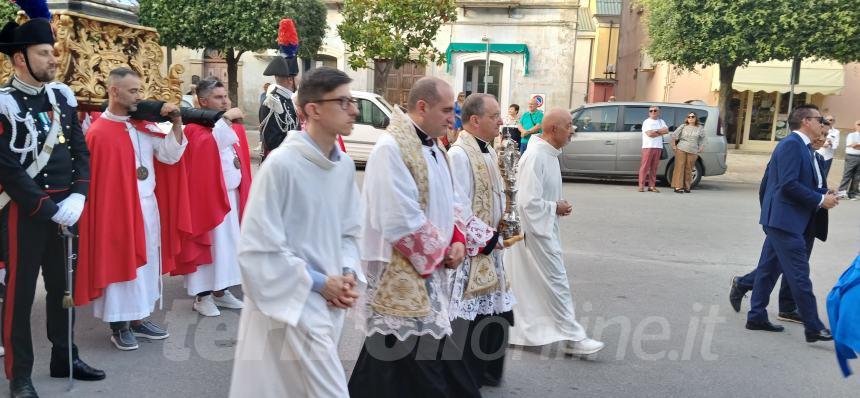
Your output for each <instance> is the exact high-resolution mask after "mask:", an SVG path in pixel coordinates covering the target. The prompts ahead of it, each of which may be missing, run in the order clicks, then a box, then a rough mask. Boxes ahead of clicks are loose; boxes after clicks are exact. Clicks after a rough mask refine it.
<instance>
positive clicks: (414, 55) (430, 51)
mask: <svg viewBox="0 0 860 398" xmlns="http://www.w3.org/2000/svg"><path fill="white" fill-rule="evenodd" d="M342 14H343V22H341V23H340V25H338V27H337V32H338V34H339V35H340V38H341V40H343V42H344V44H346V48H347V51H348V52H349V53H350V54H349V58H348V59H347V63H348V64H349V66H350V67H351V68H353V69H360V68H367V67H368V65H369V64H370V62H373V64H374V73H375V75H376V76H375V77H376V79H375V80H376V81H380V82H382V87H376V86H375V87H374V89H375V91H376V93H377V94H380V95H381V94H383V93H384V92H385V84H386V83H387V80H388V74H389V73H390V72H391V70H392V68H393V69H398V68H400V67H401V66H403V64H405V63H407V62H416V63H418V64H421V65H426V64H427V63H428V62H435V63H436V64H441V63H442V62H443V60H444V58H443V57H442V53H441V52H440V51H439V50H438V49H437V48H436V47H434V46H433V39H435V38H436V33H437V32H438V31H439V28H440V27H441V26H442V24H445V23H449V22H453V21H456V20H457V9H456V5H455V4H454V0H345V1H344V3H343V10H342Z"/></svg>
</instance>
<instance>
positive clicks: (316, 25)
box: [140, 0, 326, 104]
mask: <svg viewBox="0 0 860 398" xmlns="http://www.w3.org/2000/svg"><path fill="white" fill-rule="evenodd" d="M282 18H292V19H293V20H294V21H295V24H296V31H297V32H298V34H299V41H300V43H299V46H300V48H299V56H300V57H303V58H310V57H313V56H314V55H316V53H317V50H319V47H320V46H321V45H322V39H323V37H324V36H325V30H326V7H325V4H323V3H322V1H321V0H219V1H217V2H212V1H210V0H183V1H176V0H140V22H141V24H143V25H145V26H151V27H154V28H156V29H158V32H159V34H160V41H161V44H162V45H164V46H167V47H168V48H173V47H177V46H182V47H188V48H194V49H205V48H209V49H219V50H223V51H224V57H225V59H226V61H227V81H228V90H229V92H230V100H231V101H233V104H238V103H239V101H238V88H239V83H238V79H237V74H238V67H239V59H240V57H241V56H242V54H243V53H245V52H246V51H260V50H265V49H268V48H276V47H277V38H278V22H279V21H280V20H281V19H282Z"/></svg>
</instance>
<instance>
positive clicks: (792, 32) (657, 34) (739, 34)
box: [640, 0, 860, 144]
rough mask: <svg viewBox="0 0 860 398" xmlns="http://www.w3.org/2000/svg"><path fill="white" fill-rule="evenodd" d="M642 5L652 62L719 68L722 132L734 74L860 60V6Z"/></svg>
mask: <svg viewBox="0 0 860 398" xmlns="http://www.w3.org/2000/svg"><path fill="white" fill-rule="evenodd" d="M640 1H641V2H642V3H643V4H644V5H645V6H646V9H647V11H648V14H647V28H648V36H649V39H650V42H649V45H648V52H649V54H651V56H652V57H653V58H654V59H655V60H657V61H668V62H670V63H672V64H673V65H675V66H677V67H679V68H681V69H682V70H693V69H695V68H696V67H698V66H708V65H717V66H718V67H719V71H720V94H719V107H720V121H721V122H722V125H723V126H727V123H726V122H727V121H726V117H727V116H728V112H727V110H728V108H729V101H730V100H731V97H732V82H733V81H734V77H735V72H736V71H737V68H739V67H742V66H746V65H747V64H748V63H750V62H765V61H769V60H772V59H777V60H792V59H795V58H799V59H804V58H823V59H831V60H835V61H839V62H842V63H847V62H852V61H856V60H860V40H857V39H856V38H857V35H858V33H860V28H858V24H857V21H858V20H860V0H708V1H701V0H640ZM734 141H735V144H738V143H739V141H738V137H735V140H734Z"/></svg>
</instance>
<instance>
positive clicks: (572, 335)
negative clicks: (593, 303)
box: [505, 109, 604, 355]
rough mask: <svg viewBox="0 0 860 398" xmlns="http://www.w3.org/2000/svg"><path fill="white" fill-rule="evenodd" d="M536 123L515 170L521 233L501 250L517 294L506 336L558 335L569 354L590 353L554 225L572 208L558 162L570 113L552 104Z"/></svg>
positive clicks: (526, 340)
mask: <svg viewBox="0 0 860 398" xmlns="http://www.w3.org/2000/svg"><path fill="white" fill-rule="evenodd" d="M542 126H543V134H542V135H541V136H535V137H533V138H532V140H531V141H530V142H529V150H528V151H526V152H525V153H524V154H523V156H522V158H520V162H519V170H518V171H517V189H518V192H517V210H518V211H519V215H520V222H521V223H522V229H523V233H524V235H525V239H524V240H523V242H521V243H519V244H516V245H514V246H512V247H511V248H510V249H509V250H506V252H505V264H506V267H507V270H508V273H509V275H510V277H511V279H512V280H513V281H516V283H514V284H513V286H512V290H513V292H514V294H515V295H516V297H517V305H516V306H514V318H515V319H516V324H515V325H514V327H512V328H511V336H510V340H509V342H510V343H511V344H516V345H523V346H541V345H545V344H550V343H554V342H559V341H561V342H564V346H563V349H564V351H565V352H567V353H569V354H572V355H589V354H594V353H596V352H598V351H600V350H601V349H603V347H604V344H603V343H602V342H599V341H596V340H593V339H590V338H588V336H587V335H586V333H585V329H583V327H582V326H581V325H580V324H579V322H577V321H576V317H575V314H574V309H573V297H572V296H571V292H570V284H569V283H568V280H567V272H566V271H565V267H564V257H563V256H564V254H563V251H562V247H561V234H560V230H559V226H558V221H559V217H564V216H567V215H570V213H571V211H572V206H571V205H570V203H568V202H567V201H566V200H564V199H562V191H561V190H562V181H561V170H560V168H559V163H558V156H559V155H561V150H562V148H564V146H565V145H567V144H568V143H569V142H570V137H571V135H572V134H573V130H572V122H571V116H570V113H569V112H567V111H565V110H562V109H554V110H552V111H550V112H548V113H547V114H546V116H544V119H543V123H542ZM523 243H524V244H523Z"/></svg>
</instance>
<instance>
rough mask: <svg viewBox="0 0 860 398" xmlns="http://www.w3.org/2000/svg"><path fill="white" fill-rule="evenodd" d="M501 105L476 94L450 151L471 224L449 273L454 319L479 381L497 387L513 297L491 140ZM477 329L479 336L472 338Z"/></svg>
mask: <svg viewBox="0 0 860 398" xmlns="http://www.w3.org/2000/svg"><path fill="white" fill-rule="evenodd" d="M500 113H501V111H500V109H499V103H498V102H497V101H496V99H495V98H494V97H493V96H491V95H489V94H472V95H470V96H469V97H468V98H466V101H465V102H464V103H463V106H462V111H461V115H462V119H463V130H461V131H460V134H459V137H458V138H457V141H456V142H454V145H453V146H451V149H450V151H449V152H448V153H449V154H450V156H451V164H452V172H453V175H454V183H455V185H456V186H457V188H458V198H459V199H460V207H461V208H462V209H463V219H464V223H465V224H466V232H465V235H466V258H465V261H463V265H461V266H460V267H458V268H457V269H455V270H451V271H449V278H450V279H451V306H450V314H449V315H450V318H451V321H452V323H453V325H452V326H453V328H454V335H455V336H457V337H456V339H457V340H458V341H464V342H465V343H464V347H463V348H464V354H463V358H464V360H465V361H466V365H467V366H468V367H469V370H470V371H471V374H472V377H473V378H474V379H475V381H476V383H478V384H479V385H489V386H497V385H499V383H501V379H502V374H503V370H504V361H505V349H506V348H507V346H508V342H507V336H508V328H509V327H510V325H511V324H512V323H513V321H514V317H513V312H512V311H511V310H512V308H513V306H514V296H513V294H512V293H511V290H510V280H509V279H508V277H507V275H506V274H505V267H504V264H503V263H502V254H503V248H504V247H503V243H502V242H503V239H502V238H501V237H500V236H499V231H498V229H499V222H500V221H501V220H502V215H503V213H504V211H505V205H506V199H505V191H504V190H505V182H504V181H503V180H502V175H501V172H500V171H499V161H498V157H497V156H496V151H495V150H494V149H493V145H492V142H493V140H494V139H495V138H496V136H498V135H499V126H501V125H502V118H501V114H500ZM475 332H477V333H478V334H479V336H473V334H474V333H475Z"/></svg>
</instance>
